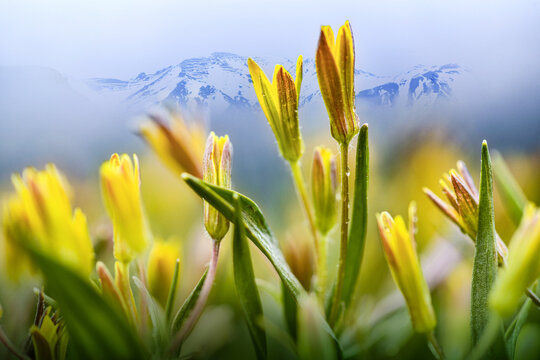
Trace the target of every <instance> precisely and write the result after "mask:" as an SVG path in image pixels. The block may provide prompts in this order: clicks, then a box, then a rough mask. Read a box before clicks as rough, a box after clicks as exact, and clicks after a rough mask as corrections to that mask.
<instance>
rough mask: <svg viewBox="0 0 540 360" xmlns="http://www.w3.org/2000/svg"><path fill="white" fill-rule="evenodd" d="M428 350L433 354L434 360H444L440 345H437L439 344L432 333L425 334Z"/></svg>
mask: <svg viewBox="0 0 540 360" xmlns="http://www.w3.org/2000/svg"><path fill="white" fill-rule="evenodd" d="M426 337H427V340H428V344H429V349H430V350H431V352H432V353H433V356H435V359H437V360H444V358H445V357H444V352H443V350H442V347H441V345H439V342H438V341H437V338H436V337H435V334H434V333H433V331H431V332H429V333H427V334H426Z"/></svg>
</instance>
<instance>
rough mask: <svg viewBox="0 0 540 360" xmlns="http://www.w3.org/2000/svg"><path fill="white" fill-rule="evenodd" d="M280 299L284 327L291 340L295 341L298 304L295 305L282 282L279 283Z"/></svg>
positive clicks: (294, 300) (293, 299)
mask: <svg viewBox="0 0 540 360" xmlns="http://www.w3.org/2000/svg"><path fill="white" fill-rule="evenodd" d="M281 297H282V299H283V315H284V317H285V325H287V330H288V331H289V335H291V338H292V339H293V340H294V341H296V334H297V324H296V321H297V319H298V317H297V312H298V304H297V303H296V299H295V298H294V296H293V295H292V294H291V292H290V290H289V288H287V287H286V286H285V284H284V283H283V282H281Z"/></svg>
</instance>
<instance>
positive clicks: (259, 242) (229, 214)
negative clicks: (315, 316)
mask: <svg viewBox="0 0 540 360" xmlns="http://www.w3.org/2000/svg"><path fill="white" fill-rule="evenodd" d="M182 178H183V179H184V181H185V182H186V184H188V186H189V187H191V188H192V189H193V191H195V192H196V193H197V194H198V195H199V196H200V197H202V198H203V199H204V200H206V201H207V202H208V203H209V204H210V205H211V206H213V207H214V208H215V209H216V210H218V211H219V212H221V213H222V214H223V216H225V217H226V218H227V219H228V220H229V221H231V222H233V223H235V222H236V212H235V207H234V196H235V195H237V196H238V201H239V202H240V206H241V208H242V222H243V224H244V230H245V232H246V236H247V237H248V238H249V239H250V240H251V241H252V242H253V243H254V244H255V246H257V248H259V250H260V251H261V252H262V253H263V254H264V256H266V258H267V259H268V260H269V261H270V263H271V264H272V265H273V266H274V269H275V270H276V272H277V273H278V275H279V277H280V279H281V281H282V283H283V286H285V287H286V288H287V290H288V293H289V295H291V299H292V300H294V303H296V304H298V302H299V298H300V296H302V295H305V294H306V292H305V290H304V288H303V287H302V285H301V284H300V282H299V281H298V279H297V278H296V277H295V276H294V275H293V273H292V272H291V270H290V269H289V266H288V265H287V263H286V261H285V258H284V257H283V254H282V253H281V250H280V249H279V247H278V243H277V240H276V239H275V238H274V235H273V234H272V232H271V231H270V228H269V227H268V225H267V223H266V219H265V218H264V216H263V214H262V213H261V210H260V209H259V207H258V206H257V204H255V203H254V202H253V200H251V199H249V198H247V197H246V196H244V195H242V194H239V193H237V192H236V191H232V190H228V189H225V188H222V187H219V186H215V185H211V184H208V183H207V182H204V181H203V180H201V179H199V178H196V177H194V176H192V175H189V174H186V173H184V174H182ZM321 319H322V320H323V322H324V324H325V329H326V331H327V332H328V334H329V335H330V336H331V337H332V338H333V339H334V343H335V346H336V348H337V351H338V355H339V356H340V357H341V356H342V353H343V351H342V349H341V345H340V344H339V341H338V339H337V337H336V335H335V334H334V332H333V331H332V329H331V328H330V326H329V325H328V324H327V323H326V321H324V319H323V318H322V316H321Z"/></svg>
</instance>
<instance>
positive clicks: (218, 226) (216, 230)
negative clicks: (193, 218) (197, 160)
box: [203, 132, 233, 241]
mask: <svg viewBox="0 0 540 360" xmlns="http://www.w3.org/2000/svg"><path fill="white" fill-rule="evenodd" d="M232 151H233V148H232V143H231V142H230V141H229V136H228V135H225V136H221V137H217V136H216V134H214V132H211V133H210V136H208V140H206V150H205V152H204V161H203V179H204V181H206V182H208V183H210V184H213V185H217V186H221V187H224V188H226V189H230V188H231V166H232ZM204 226H205V227H206V231H208V234H209V235H210V236H211V237H212V239H214V240H217V241H219V240H221V239H223V237H224V236H225V235H226V234H227V231H229V220H227V219H226V218H225V217H224V216H223V215H222V214H221V213H220V212H219V211H217V210H216V209H214V208H213V207H212V206H210V204H208V203H207V202H206V201H205V202H204Z"/></svg>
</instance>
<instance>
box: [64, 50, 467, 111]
mask: <svg viewBox="0 0 540 360" xmlns="http://www.w3.org/2000/svg"><path fill="white" fill-rule="evenodd" d="M255 61H257V63H258V64H259V65H260V66H261V67H262V68H263V70H264V71H265V72H266V74H267V75H268V76H269V77H271V74H272V72H273V67H274V65H275V64H282V65H283V66H285V68H287V69H288V70H289V71H290V72H291V74H294V73H295V66H296V61H295V60H291V59H284V58H255ZM465 72H466V70H464V69H463V68H461V67H460V66H458V65H455V64H446V65H443V66H431V67H425V66H416V67H414V68H413V69H411V70H410V71H407V72H406V73H403V74H399V75H396V76H378V75H375V74H372V73H369V72H365V71H362V70H355V87H356V99H357V101H358V102H360V101H365V102H366V103H367V104H369V105H377V106H381V105H382V106H385V107H395V106H413V105H419V104H422V105H430V104H434V103H436V102H438V101H440V100H441V99H448V98H449V97H450V95H451V93H452V88H453V85H454V82H456V81H458V80H459V78H460V77H462V75H463V74H464V73H465ZM71 84H72V86H73V87H74V88H75V89H76V90H77V91H79V92H81V93H83V94H84V95H86V96H87V97H89V98H91V99H95V100H97V101H104V100H107V101H112V102H120V103H124V104H126V105H128V106H129V107H133V108H135V109H145V108H148V107H150V106H153V105H159V104H162V103H172V104H178V105H180V106H182V107H186V106H187V107H193V106H197V107H198V106H203V107H206V106H208V107H209V108H211V109H213V110H217V111H220V110H223V109H226V108H228V107H231V106H234V107H243V108H257V107H258V106H259V105H258V102H257V98H256V96H255V93H254V91H253V86H252V82H251V78H250V75H249V71H248V67H247V57H244V56H239V55H234V54H229V53H222V52H220V53H213V54H211V55H210V56H208V57H202V58H193V59H187V60H184V61H182V62H181V63H179V64H177V65H173V66H169V67H167V68H164V69H161V70H159V71H157V72H155V73H153V74H146V73H140V74H139V75H137V76H136V77H134V78H132V79H130V80H118V79H103V78H94V79H88V80H82V81H80V80H72V81H71ZM321 101H322V100H321V96H320V90H319V86H318V82H317V75H316V72H315V62H314V60H313V59H304V75H303V82H302V89H301V93H300V106H306V105H308V104H311V103H314V102H321Z"/></svg>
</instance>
